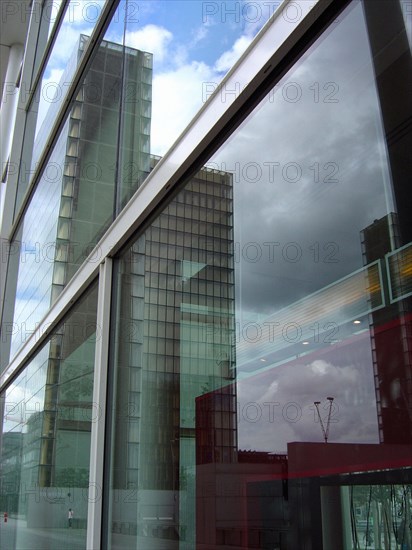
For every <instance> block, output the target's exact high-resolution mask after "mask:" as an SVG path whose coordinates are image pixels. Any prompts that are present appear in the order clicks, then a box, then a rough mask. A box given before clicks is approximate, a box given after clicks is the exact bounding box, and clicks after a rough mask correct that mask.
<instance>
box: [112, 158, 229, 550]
mask: <svg viewBox="0 0 412 550" xmlns="http://www.w3.org/2000/svg"><path fill="white" fill-rule="evenodd" d="M156 162H157V159H153V163H154V164H155V163H156ZM232 225H233V221H232V177H231V175H230V174H227V173H225V172H219V171H216V170H210V169H206V168H203V169H202V170H200V171H199V172H198V173H197V174H196V176H194V177H193V178H192V179H191V180H190V182H189V183H188V184H187V185H186V187H185V189H184V191H182V192H180V193H179V194H178V195H177V197H176V198H175V199H174V200H173V201H172V203H171V204H170V205H169V206H168V207H167V208H166V209H165V211H163V212H162V213H161V214H160V216H159V217H158V218H157V219H156V220H155V221H154V223H153V224H152V225H151V226H150V228H149V229H148V230H147V231H146V232H145V233H144V235H143V236H142V237H140V239H138V241H137V243H136V244H135V245H134V246H133V247H132V248H131V249H130V251H129V253H128V254H127V256H126V257H125V258H124V260H123V261H122V272H121V275H120V281H119V283H120V288H121V301H120V304H119V305H120V308H121V311H122V317H121V320H120V325H119V330H118V334H119V337H118V339H119V341H120V342H121V344H120V345H119V344H118V345H117V357H116V361H117V362H118V364H119V365H120V366H121V367H122V368H120V369H119V375H118V380H117V396H118V403H120V404H122V406H123V405H124V407H125V414H126V409H127V414H126V416H127V419H126V417H125V415H124V414H121V415H120V416H119V418H118V422H117V423H116V428H115V434H114V437H115V442H114V453H115V455H116V463H117V464H118V465H119V467H117V468H116V470H115V472H114V480H113V483H114V487H115V488H116V489H117V490H120V491H122V490H123V491H125V490H127V489H130V488H138V489H139V495H140V497H139V498H140V500H139V502H140V506H139V507H138V518H136V516H134V517H133V514H132V511H131V510H129V511H126V510H124V508H123V509H122V506H121V502H122V498H119V499H117V501H116V500H115V503H114V505H113V520H114V522H115V523H116V525H119V529H120V524H121V523H124V522H125V521H127V522H129V521H130V522H132V524H136V521H137V523H138V524H139V530H141V533H140V534H142V535H143V536H146V537H149V538H151V537H155V538H176V537H178V536H180V537H181V539H182V540H186V541H187V542H188V544H190V541H192V542H193V541H194V534H195V533H194V529H195V510H194V508H193V506H194V492H195V468H194V464H195V454H196V446H195V438H196V435H197V427H196V409H195V398H196V397H197V396H198V395H202V394H204V393H207V392H210V391H211V390H213V389H215V388H222V387H224V386H226V387H231V386H229V385H228V384H229V382H230V381H231V380H233V379H234V372H235V368H234V352H233V328H234V280H233V276H234V273H233V269H234V265H233V242H232V239H233V237H232ZM220 392H222V393H224V390H223V389H221V390H220ZM228 407H229V408H228V409H224V410H222V411H221V415H220V418H219V419H218V420H216V422H217V426H216V432H217V433H219V437H223V438H224V440H225V441H226V443H225V448H226V449H227V451H226V452H227V453H229V454H230V455H231V456H232V457H233V456H234V455H235V453H236V422H235V413H236V402H235V398H234V396H233V397H232V399H231V401H230V403H229V405H228ZM229 418H230V420H229ZM226 424H227V425H226ZM125 449H127V452H125ZM179 491H180V493H179ZM178 495H180V496H178ZM159 509H161V510H162V513H160V512H159ZM159 515H160V516H161V517H162V518H163V519H157V520H156V519H155V518H159ZM179 518H180V519H179ZM179 523H180V528H179V527H178V525H179ZM139 532H140V531H139ZM155 533H157V535H156V534H155ZM179 533H180V535H179Z"/></svg>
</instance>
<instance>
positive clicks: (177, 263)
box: [105, 2, 412, 550]
mask: <svg viewBox="0 0 412 550" xmlns="http://www.w3.org/2000/svg"><path fill="white" fill-rule="evenodd" d="M380 10H381V11H380ZM383 19H384V20H385V22H386V24H387V28H389V29H392V31H393V36H392V38H391V36H389V35H388V36H389V38H390V40H389V39H388V41H387V42H386V45H384V46H382V44H381V43H380V42H379V39H380V34H379V28H380V25H381V24H382V20H383ZM382 51H385V63H383V62H382ZM406 53H407V54H408V55H409V44H408V41H407V35H406V33H405V29H404V23H403V18H402V13H401V10H400V9H399V4H398V3H393V2H383V3H381V5H380V6H379V9H375V3H374V2H366V3H363V2H353V3H352V4H350V5H349V6H348V8H347V9H346V10H345V11H344V12H343V13H342V14H341V15H340V16H339V19H338V20H337V21H334V22H333V24H332V25H331V26H330V27H329V28H328V29H327V31H326V32H325V33H324V34H323V35H322V36H321V37H320V38H319V39H318V40H317V41H316V42H315V43H314V44H313V45H312V46H311V47H310V48H309V49H308V50H307V51H306V52H305V54H304V55H303V56H302V57H301V58H300V59H299V61H298V62H297V63H296V64H295V65H294V66H293V67H292V68H291V69H290V71H289V72H288V73H287V74H286V75H285V76H284V77H283V78H282V80H281V81H279V82H277V84H276V85H275V86H274V88H273V89H272V90H271V91H270V93H269V94H268V95H267V96H266V97H265V98H264V99H263V101H262V102H261V103H260V104H259V106H258V107H257V108H256V109H255V110H254V111H253V112H252V114H251V115H250V116H249V117H248V118H247V119H246V121H245V122H244V123H243V124H242V125H241V126H240V127H239V128H238V129H237V130H236V132H235V133H234V134H233V136H232V138H231V139H229V140H228V141H227V142H226V143H225V144H224V145H223V146H222V147H221V149H220V150H218V151H217V152H216V153H215V154H214V155H213V157H212V158H211V159H210V161H209V162H208V163H207V165H206V167H204V168H203V169H202V170H200V171H199V172H198V173H197V174H196V175H195V176H193V178H192V179H191V180H190V181H188V182H187V183H186V185H185V187H184V188H183V190H181V191H180V193H179V195H178V196H177V197H176V198H175V199H174V200H173V202H172V203H170V204H169V205H168V206H167V207H166V208H165V209H164V210H163V212H162V213H161V214H160V216H159V217H158V218H157V219H156V220H155V221H153V223H152V224H151V225H150V226H149V228H148V229H147V230H146V231H145V232H144V233H143V234H142V235H140V236H139V238H138V239H137V240H136V241H135V243H134V244H133V245H132V246H131V247H130V248H129V249H128V250H127V251H126V252H125V253H124V254H123V255H122V256H121V258H120V259H119V261H118V266H117V269H116V270H115V272H116V280H115V292H116V301H115V305H116V307H115V311H114V325H115V327H116V330H115V334H114V336H113V342H112V371H111V376H112V384H111V387H112V388H113V399H114V406H113V408H112V410H111V411H110V412H109V414H110V415H111V432H110V433H111V448H110V462H109V466H108V472H107V475H108V482H109V483H110V487H109V495H108V501H107V503H106V517H105V525H107V543H108V547H109V548H112V549H120V548H124V547H127V548H158V549H161V548H162V549H164V548H170V549H172V548H180V549H183V548H184V549H186V548H187V549H192V548H198V549H205V550H206V549H212V548H256V549H257V548H259V549H260V548H262V549H263V548H281V549H282V550H284V549H290V548H292V549H297V548H299V549H301V548H302V549H313V550H315V549H318V548H330V549H332V548H333V549H334V548H349V549H352V548H353V549H355V548H359V547H365V548H395V547H400V548H402V545H403V546H404V547H406V548H408V545H410V544H411V530H410V526H408V525H409V524H408V522H409V523H410V508H411V506H412V492H411V482H412V477H411V476H412V472H411V468H410V466H411V456H412V422H411V416H410V410H411V403H412V387H411V371H412V357H411V349H412V348H411V319H410V311H411V303H410V299H411V298H410V292H411V280H410V279H411V270H410V256H411V255H410V248H411V243H410V232H411V225H410V217H409V218H408V216H407V214H406V213H407V212H408V206H407V205H406V204H405V201H404V200H403V197H404V195H403V193H405V187H406V184H407V176H406V174H407V172H408V170H407V166H408V164H407V155H406V154H405V151H406V150H407V147H406V141H407V140H408V139H410V133H408V130H407V128H406V120H407V119H408V117H409V116H410V112H406V109H405V106H407V105H408V101H407V93H406V91H407V86H405V85H404V82H408V78H409V76H408V75H409V74H410V57H408V56H406ZM394 82H396V88H391V86H393V83H394ZM391 90H392V91H391ZM395 90H396V91H395ZM409 104H410V102H409ZM389 129H390V131H389ZM401 130H402V131H401ZM132 387H133V389H132ZM138 396H139V398H138ZM125 403H126V404H125ZM126 449H127V451H126Z"/></svg>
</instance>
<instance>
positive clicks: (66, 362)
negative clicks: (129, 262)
mask: <svg viewBox="0 0 412 550" xmlns="http://www.w3.org/2000/svg"><path fill="white" fill-rule="evenodd" d="M96 310H97V285H96V284H95V285H93V287H92V288H91V289H90V290H89V291H88V292H87V294H86V295H85V296H84V297H83V299H82V300H81V301H80V302H79V303H77V304H76V306H75V307H74V308H73V310H72V312H71V313H70V314H69V315H68V317H67V318H66V320H65V321H64V322H63V323H62V324H61V325H60V326H59V327H58V328H57V330H56V331H54V332H53V334H52V336H51V338H50V339H49V340H48V342H47V343H46V344H45V345H44V346H43V348H42V349H41V350H40V351H39V352H38V353H37V354H36V355H35V357H34V358H33V359H32V360H31V361H30V362H29V363H28V365H27V366H26V367H25V368H24V370H23V371H22V373H21V374H20V375H19V376H18V377H17V378H16V379H15V380H14V381H13V382H12V383H11V384H10V386H9V387H8V389H7V390H6V392H5V394H4V395H3V396H2V399H3V402H4V417H3V429H2V441H1V444H2V446H1V470H0V472H1V474H0V476H1V479H0V482H1V497H0V508H1V510H2V511H4V512H7V514H8V522H7V524H4V528H3V525H2V529H1V530H0V546H1V547H2V548H15V549H16V550H20V549H21V550H23V549H27V548H30V549H39V550H40V549H42V550H43V549H46V548H59V549H60V548H61V549H69V548H70V549H85V548H86V528H87V506H88V489H89V467H90V432H91V425H92V418H93V412H92V411H93V408H92V395H93V378H94V355H95V342H96ZM69 509H71V510H72V511H73V519H72V522H71V525H70V522H69V521H68V520H69ZM2 519H3V518H2Z"/></svg>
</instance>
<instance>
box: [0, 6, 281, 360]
mask: <svg viewBox="0 0 412 550" xmlns="http://www.w3.org/2000/svg"><path fill="white" fill-rule="evenodd" d="M269 4H270V3H269ZM269 4H268V5H266V6H258V7H256V6H255V8H253V6H249V7H247V6H246V7H245V6H240V4H239V2H234V3H233V6H232V5H230V6H229V4H228V5H227V6H225V9H224V12H221V11H220V8H219V9H218V10H217V11H216V9H215V8H216V6H214V5H209V4H207V3H206V4H203V3H201V2H186V1H183V2H182V1H176V2H170V1H169V0H167V1H165V0H164V1H161V2H157V3H156V10H155V9H154V3H153V2H152V1H151V0H150V1H146V2H141V3H139V4H136V2H132V1H129V0H122V1H121V2H119V5H118V8H117V10H116V11H115V13H114V15H113V17H112V20H111V22H110V24H109V26H108V28H107V30H106V32H105V35H104V37H103V40H102V42H101V43H100V45H99V46H97V47H96V50H95V52H94V54H93V57H92V60H91V63H90V65H89V67H88V69H87V72H86V75H85V78H84V80H83V82H82V85H81V87H80V89H79V92H78V94H77V96H76V98H75V100H74V102H73V104H72V106H71V109H70V112H69V115H68V116H67V118H66V119H65V121H63V126H62V129H61V131H60V134H59V137H58V139H57V142H56V144H55V145H54V147H53V149H52V151H51V152H50V156H49V159H48V161H47V163H46V166H45V167H44V169H43V172H42V174H41V176H40V178H39V181H38V182H37V184H36V186H35V190H34V192H33V195H32V197H31V199H30V201H29V203H28V206H27V209H26V212H25V213H24V216H23V218H22V220H21V223H20V225H19V228H18V229H17V230H16V233H15V237H14V239H13V242H12V243H11V248H10V251H11V252H10V256H11V260H10V262H9V269H8V277H7V291H6V300H5V306H4V312H3V326H5V327H6V329H5V331H4V338H3V341H2V348H3V349H2V354H1V356H2V359H1V366H2V368H4V367H5V365H6V364H7V363H8V361H9V360H10V359H12V358H13V357H14V356H15V354H16V352H17V351H18V350H19V349H20V348H21V346H22V345H23V343H24V342H25V341H26V340H27V338H29V336H30V334H31V332H32V331H33V329H34V327H35V325H36V323H38V322H39V321H40V320H41V319H42V317H43V316H44V315H45V313H46V312H47V311H48V309H49V308H50V305H51V304H52V303H54V301H55V300H56V298H57V296H58V295H59V294H60V293H61V291H62V289H63V288H64V287H65V286H66V285H67V283H68V282H69V281H70V280H71V279H72V277H73V275H74V274H75V273H76V272H77V271H78V269H79V267H80V265H81V264H82V262H84V260H85V259H86V258H87V257H88V256H89V254H90V253H91V251H92V250H93V248H94V247H95V245H96V244H97V243H98V241H99V239H100V238H101V237H102V235H103V234H104V232H105V231H106V230H107V229H108V227H109V226H110V224H111V223H112V222H113V220H114V218H115V217H116V215H117V214H118V213H119V212H120V211H121V210H122V208H123V207H124V206H125V204H126V203H127V202H128V200H129V199H130V198H131V196H132V195H133V194H134V192H135V191H136V190H137V189H138V187H139V186H140V185H141V184H142V183H143V181H144V180H145V179H146V177H147V176H148V175H149V173H150V172H151V171H152V170H153V169H154V167H155V166H156V164H157V163H158V162H159V160H160V157H161V156H163V155H165V154H166V153H167V151H168V149H169V148H170V147H171V146H172V144H173V143H174V141H175V140H176V139H177V138H178V137H179V135H180V133H181V132H182V131H183V130H184V128H185V126H186V125H187V124H189V122H190V120H191V119H192V117H193V116H194V115H195V114H196V112H197V111H198V110H199V108H200V107H201V106H202V104H203V103H205V101H206V100H207V99H208V98H209V97H210V95H211V94H212V92H213V91H214V90H216V88H217V86H218V83H219V82H220V80H221V79H222V77H223V76H224V75H225V73H226V72H227V71H228V70H229V68H230V67H231V66H232V65H233V64H234V63H235V61H236V60H237V59H238V57H239V56H240V55H241V54H242V52H243V51H244V50H245V49H246V47H247V46H248V45H249V43H250V42H251V41H252V39H253V37H254V36H255V35H256V33H257V32H258V31H259V29H260V28H261V27H262V26H263V25H264V23H265V22H266V21H267V19H268V18H269V17H270V16H271V15H272V13H273V12H274V11H275V10H276V9H277V7H278V5H277V3H273V5H272V4H270V5H269ZM103 5H104V2H103V1H100V0H99V2H96V3H94V2H91V3H87V2H86V3H82V2H76V1H72V2H70V3H69V5H68V7H67V11H66V13H65V18H64V20H63V24H62V26H61V28H60V29H59V33H58V37H57V41H56V44H55V45H54V47H53V49H52V52H51V55H50V58H49V60H48V62H47V64H46V67H45V69H44V72H43V75H42V78H41V80H40V82H39V85H38V88H37V91H36V94H35V96H34V99H33V103H32V106H31V107H30V109H29V112H28V118H27V122H26V132H25V139H24V147H23V149H24V150H23V156H22V162H21V170H20V178H19V184H18V198H17V210H16V212H17V211H18V209H19V206H20V204H21V200H22V199H23V196H24V193H25V191H26V189H27V186H28V184H29V180H30V178H31V177H32V175H33V169H34V166H35V164H36V162H37V161H38V160H39V158H40V156H41V154H42V153H43V148H44V146H45V144H46V142H47V138H48V137H49V132H50V129H51V127H52V125H53V124H54V122H55V119H56V116H57V114H58V110H59V108H60V106H61V105H62V103H63V100H64V98H65V95H66V93H67V89H68V86H69V84H70V83H71V80H72V79H73V76H74V75H75V72H76V69H77V67H78V64H79V62H80V59H82V57H83V54H84V51H85V49H86V47H87V44H88V39H89V37H90V34H91V32H92V31H93V28H94V26H95V24H96V22H97V20H98V17H99V15H100V13H101V10H102V8H103ZM45 10H46V13H48V11H47V7H45ZM173 10H175V11H173ZM172 12H173V13H174V16H173V17H170V14H171V13H172ZM183 17H184V18H185V19H187V20H188V21H189V22H190V23H191V25H188V26H187V27H183V26H182V25H181V18H183ZM229 23H230V24H229ZM193 29H195V30H193ZM223 29H224V30H225V32H226V31H227V32H226V34H225V35H224V36H223V34H222V30H223ZM68 44H70V47H68ZM63 45H64V46H63ZM211 45H213V47H211ZM39 48H40V45H39ZM40 51H42V50H40ZM233 93H236V94H238V93H240V83H239V89H236V90H234V91H228V94H233ZM39 213H41V216H42V217H41V220H42V223H39ZM100 259H101V251H99V250H96V252H95V254H94V255H93V256H91V257H89V261H90V262H93V263H95V262H99V261H100Z"/></svg>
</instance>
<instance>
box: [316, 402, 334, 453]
mask: <svg viewBox="0 0 412 550" xmlns="http://www.w3.org/2000/svg"><path fill="white" fill-rule="evenodd" d="M326 399H327V400H328V401H329V413H328V420H327V422H326V429H325V426H324V425H323V422H322V417H321V416H320V412H319V405H320V401H314V403H313V404H314V405H315V407H316V410H317V412H318V417H319V422H320V427H321V428H322V433H323V438H324V440H325V443H327V442H328V437H329V427H330V418H331V414H332V405H333V397H327V398H326Z"/></svg>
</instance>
